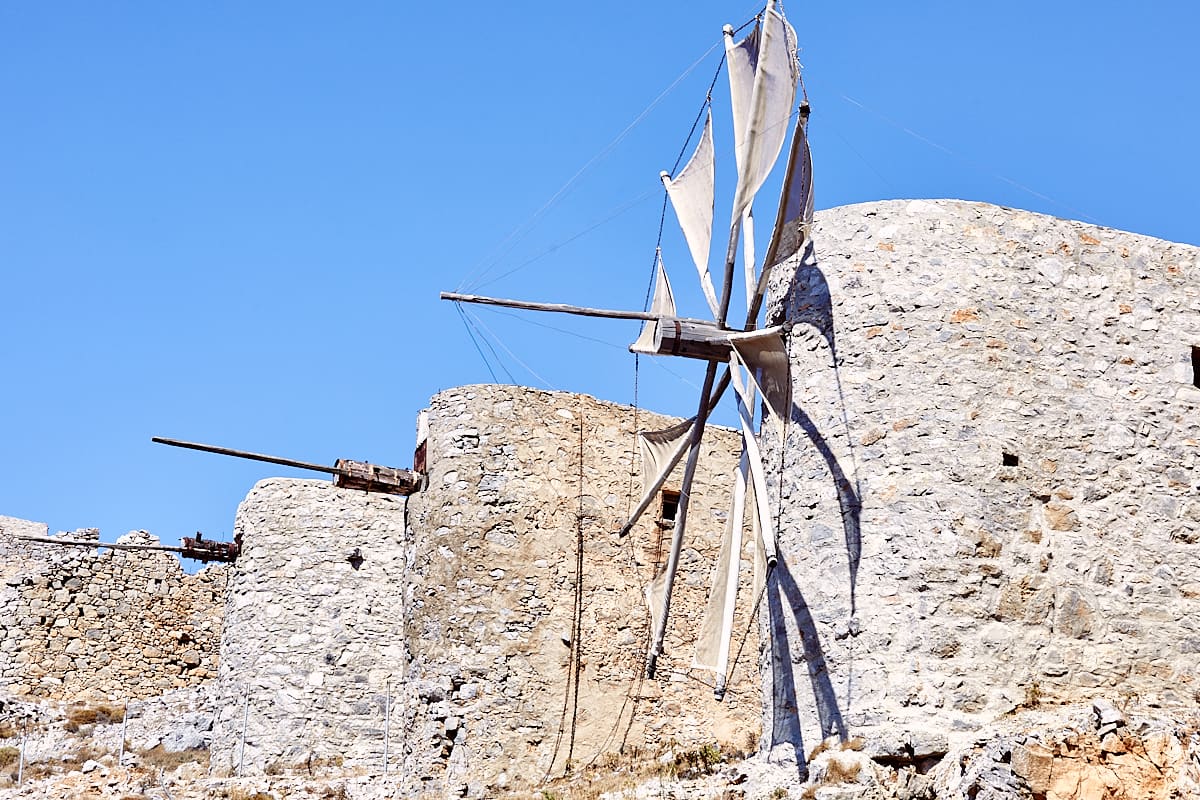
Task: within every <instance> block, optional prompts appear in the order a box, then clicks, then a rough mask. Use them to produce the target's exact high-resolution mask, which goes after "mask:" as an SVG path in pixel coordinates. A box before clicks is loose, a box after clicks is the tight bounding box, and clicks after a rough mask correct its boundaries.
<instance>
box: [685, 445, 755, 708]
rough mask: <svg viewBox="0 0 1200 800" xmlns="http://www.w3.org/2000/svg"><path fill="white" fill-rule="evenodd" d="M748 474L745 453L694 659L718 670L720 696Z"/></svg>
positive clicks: (734, 599) (699, 664)
mask: <svg viewBox="0 0 1200 800" xmlns="http://www.w3.org/2000/svg"><path fill="white" fill-rule="evenodd" d="M749 473H750V462H749V460H748V459H747V457H746V454H745V453H744V452H743V453H742V458H741V460H740V462H739V463H738V468H737V470H735V471H734V486H733V497H732V499H731V501H730V506H731V508H730V512H729V518H728V519H727V520H726V521H725V534H724V536H722V537H721V552H720V555H719V556H718V557H717V566H716V569H715V570H713V582H712V589H711V590H710V591H709V594H708V605H707V606H706V607H705V609H704V617H703V619H702V621H701V623H700V632H699V633H698V634H697V636H696V656H695V658H694V659H693V661H692V666H694V667H697V668H699V669H708V670H712V671H713V672H715V673H717V685H716V695H717V699H720V698H721V697H722V696H723V695H724V694H725V681H726V676H727V674H728V671H729V644H730V641H731V640H732V638H733V615H734V612H735V611H736V609H737V590H738V574H739V572H740V571H741V563H742V528H743V525H744V520H743V517H744V516H745V508H746V481H747V479H748V478H749Z"/></svg>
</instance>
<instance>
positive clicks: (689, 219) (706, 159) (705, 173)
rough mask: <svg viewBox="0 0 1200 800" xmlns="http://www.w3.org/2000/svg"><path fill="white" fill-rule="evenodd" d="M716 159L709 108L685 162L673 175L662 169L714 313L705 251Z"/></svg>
mask: <svg viewBox="0 0 1200 800" xmlns="http://www.w3.org/2000/svg"><path fill="white" fill-rule="evenodd" d="M715 180H716V162H715V159H714V155H713V138H712V110H711V109H710V110H709V112H708V117H707V118H706V119H705V121H704V131H703V132H702V133H701V134H700V141H699V143H698V144H697V145H696V150H695V152H693V153H692V157H691V158H690V159H689V160H688V163H687V164H686V165H685V166H684V168H683V169H682V170H681V171H680V172H679V174H678V175H677V176H676V177H674V178H672V177H671V176H670V175H668V174H667V173H666V172H664V173H662V182H663V185H664V186H665V187H667V194H668V195H669V196H670V198H671V207H672V208H674V209H675V217H676V218H677V219H678V220H679V227H680V228H681V229H683V237H684V239H686V240H687V245H688V250H690V251H691V254H692V261H694V262H695V264H696V271H697V272H698V273H699V275H700V288H701V289H703V291H704V299H705V300H707V301H708V306H709V308H711V309H712V313H713V315H714V316H715V315H716V313H717V308H718V304H717V292H716V290H715V289H714V288H713V282H712V276H711V275H710V274H709V271H708V254H709V249H710V247H711V245H712V221H713V198H714V194H715Z"/></svg>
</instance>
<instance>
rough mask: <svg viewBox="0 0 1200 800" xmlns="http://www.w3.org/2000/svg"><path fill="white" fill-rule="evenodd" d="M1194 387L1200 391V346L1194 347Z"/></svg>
mask: <svg viewBox="0 0 1200 800" xmlns="http://www.w3.org/2000/svg"><path fill="white" fill-rule="evenodd" d="M1192 386H1195V387H1196V388H1197V389H1200V346H1197V345H1192Z"/></svg>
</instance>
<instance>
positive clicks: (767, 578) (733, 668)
mask: <svg viewBox="0 0 1200 800" xmlns="http://www.w3.org/2000/svg"><path fill="white" fill-rule="evenodd" d="M774 569H775V567H774V566H773V565H771V564H767V570H766V572H765V573H764V575H763V585H762V588H761V589H759V590H758V597H757V598H755V600H754V607H753V608H751V609H750V617H749V619H747V620H746V630H744V631H743V632H742V638H741V640H740V641H739V642H738V649H737V652H736V653H734V655H733V663H732V664H730V666H729V677H728V678H726V680H725V685H726V687H732V686H733V676H734V675H735V674H736V673H737V666H738V661H739V660H741V657H742V650H743V648H745V646H746V640H748V639H749V638H750V631H752V630H753V629H754V626H755V625H756V624H757V623H758V614H759V611H760V610H761V608H762V601H763V598H764V597H766V596H767V586H769V585H770V582H771V572H772V570H774ZM726 691H729V689H728V688H727V689H726Z"/></svg>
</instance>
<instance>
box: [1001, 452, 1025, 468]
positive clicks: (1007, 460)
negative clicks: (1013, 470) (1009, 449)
mask: <svg viewBox="0 0 1200 800" xmlns="http://www.w3.org/2000/svg"><path fill="white" fill-rule="evenodd" d="M1000 463H1001V464H1003V465H1004V466H1006V467H1015V466H1017V465H1018V464H1020V463H1021V459H1019V458H1017V457H1016V456H1015V455H1013V454H1012V453H1002V454H1001V455H1000Z"/></svg>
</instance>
